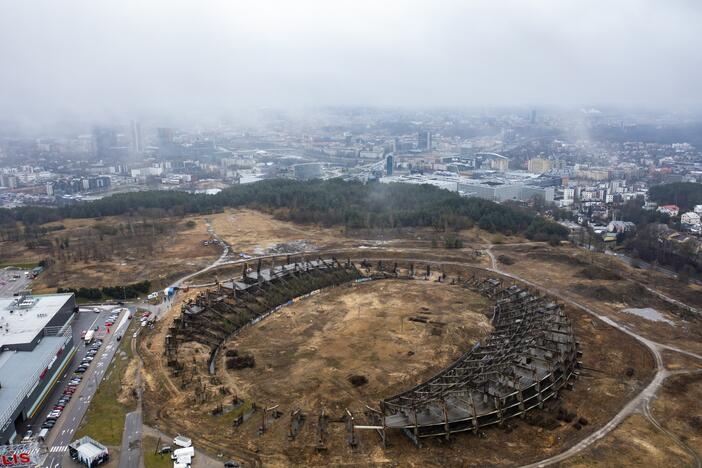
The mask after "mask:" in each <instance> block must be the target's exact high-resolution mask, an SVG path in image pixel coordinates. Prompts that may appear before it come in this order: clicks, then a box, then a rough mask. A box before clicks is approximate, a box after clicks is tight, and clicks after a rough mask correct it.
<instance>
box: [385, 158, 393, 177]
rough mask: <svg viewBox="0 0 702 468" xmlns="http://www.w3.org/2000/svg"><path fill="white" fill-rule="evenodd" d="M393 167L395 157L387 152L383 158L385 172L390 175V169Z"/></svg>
mask: <svg viewBox="0 0 702 468" xmlns="http://www.w3.org/2000/svg"><path fill="white" fill-rule="evenodd" d="M394 167H395V157H394V156H393V155H392V154H389V155H388V157H387V158H385V173H386V174H387V175H389V176H391V175H392V171H393V169H394Z"/></svg>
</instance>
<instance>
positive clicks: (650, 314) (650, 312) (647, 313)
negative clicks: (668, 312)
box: [622, 307, 675, 326]
mask: <svg viewBox="0 0 702 468" xmlns="http://www.w3.org/2000/svg"><path fill="white" fill-rule="evenodd" d="M622 312H626V313H627V314H632V315H636V316H638V317H641V318H645V319H646V320H650V321H651V322H664V323H667V324H668V325H673V326H674V325H675V323H673V321H672V320H668V319H667V318H665V317H664V316H663V314H661V313H660V312H658V311H657V310H656V309H652V308H650V307H644V308H642V309H636V308H632V309H623V310H622Z"/></svg>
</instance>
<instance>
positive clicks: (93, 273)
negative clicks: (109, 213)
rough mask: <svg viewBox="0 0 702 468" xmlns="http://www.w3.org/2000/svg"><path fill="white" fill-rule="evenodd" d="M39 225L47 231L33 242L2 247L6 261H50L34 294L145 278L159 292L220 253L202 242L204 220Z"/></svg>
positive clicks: (125, 219)
mask: <svg viewBox="0 0 702 468" xmlns="http://www.w3.org/2000/svg"><path fill="white" fill-rule="evenodd" d="M42 227H43V228H45V229H48V230H49V231H48V232H46V233H45V234H43V235H40V236H39V237H37V238H32V239H30V240H26V241H12V242H11V241H5V242H2V243H0V252H2V253H3V262H5V263H8V262H12V261H15V260H17V261H19V260H21V261H22V262H27V261H28V260H33V261H37V262H38V261H40V260H48V261H49V262H50V264H51V265H50V266H49V267H48V268H47V269H46V270H45V271H44V272H43V273H42V274H41V275H40V276H39V277H38V278H37V279H36V280H35V281H34V282H33V284H32V287H33V290H34V292H37V293H44V292H55V291H56V288H57V287H64V288H66V287H72V288H80V287H100V286H111V285H117V284H125V283H134V282H138V281H142V280H147V279H148V280H150V281H152V283H154V288H158V287H160V286H162V285H164V284H166V283H168V281H169V280H170V279H172V278H174V277H178V276H182V275H184V274H185V273H187V272H191V271H195V270H197V269H199V268H202V267H203V266H205V265H207V264H209V263H211V262H212V261H213V260H214V259H216V258H217V256H218V255H219V254H220V252H221V250H220V248H219V247H217V246H215V245H210V246H204V245H203V244H202V242H203V241H204V240H207V239H209V238H210V235H209V234H208V232H207V226H206V224H205V218H204V217H187V218H161V219H147V218H134V217H128V216H114V217H106V218H99V219H66V220H62V221H60V222H55V223H48V224H46V225H43V226H42ZM58 228H61V229H58ZM50 229H58V230H50Z"/></svg>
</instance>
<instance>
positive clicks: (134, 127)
mask: <svg viewBox="0 0 702 468" xmlns="http://www.w3.org/2000/svg"><path fill="white" fill-rule="evenodd" d="M130 130H131V135H132V152H133V153H141V152H142V150H143V149H144V148H143V147H142V143H141V124H140V123H139V122H137V121H136V120H132V124H131V128H130Z"/></svg>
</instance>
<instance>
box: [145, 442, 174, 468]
mask: <svg viewBox="0 0 702 468" xmlns="http://www.w3.org/2000/svg"><path fill="white" fill-rule="evenodd" d="M158 443H159V442H158V439H157V438H155V437H152V436H144V437H143V439H142V442H141V448H142V450H143V453H144V466H145V467H146V468H171V467H172V466H173V461H172V460H171V454H170V453H164V454H163V455H161V454H158V453H156V451H157V450H158V448H159V447H158V446H157V444H158ZM160 445H162V446H163V445H169V441H168V440H161V442H160Z"/></svg>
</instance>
